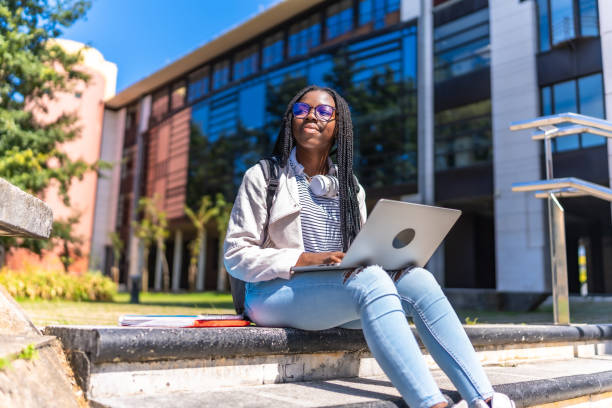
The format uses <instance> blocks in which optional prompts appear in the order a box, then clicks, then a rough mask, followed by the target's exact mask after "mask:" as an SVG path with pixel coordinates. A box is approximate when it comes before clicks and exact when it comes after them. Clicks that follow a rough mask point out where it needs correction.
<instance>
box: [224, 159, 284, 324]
mask: <svg viewBox="0 0 612 408" xmlns="http://www.w3.org/2000/svg"><path fill="white" fill-rule="evenodd" d="M259 166H260V167H261V171H262V172H263V175H264V178H265V179H266V210H267V212H268V218H267V219H268V220H269V219H270V207H272V201H273V200H274V194H275V193H276V189H277V188H278V178H279V167H280V166H279V163H278V160H277V159H276V157H274V156H270V157H264V158H263V159H261V160H260V161H259ZM264 233H265V234H266V235H267V229H266V231H264ZM264 242H266V238H265V237H264ZM228 275H229V274H228ZM229 279H230V289H231V291H232V300H233V301H234V309H236V313H237V314H243V313H244V297H245V292H246V287H245V282H244V281H242V280H240V279H237V278H235V277H233V276H232V275H229Z"/></svg>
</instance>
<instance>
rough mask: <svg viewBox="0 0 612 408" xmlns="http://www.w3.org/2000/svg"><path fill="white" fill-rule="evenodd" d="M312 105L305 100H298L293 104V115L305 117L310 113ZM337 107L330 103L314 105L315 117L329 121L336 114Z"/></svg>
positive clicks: (300, 117)
mask: <svg viewBox="0 0 612 408" xmlns="http://www.w3.org/2000/svg"><path fill="white" fill-rule="evenodd" d="M311 109H312V106H310V105H309V104H307V103H305V102H296V103H294V104H293V116H295V117H296V118H299V119H303V118H305V117H306V116H308V114H309V113H310V110H311ZM335 110H336V108H334V107H333V106H329V105H317V106H315V107H314V112H315V117H316V118H317V119H318V120H320V121H323V122H329V121H331V120H332V117H333V116H334V111H335Z"/></svg>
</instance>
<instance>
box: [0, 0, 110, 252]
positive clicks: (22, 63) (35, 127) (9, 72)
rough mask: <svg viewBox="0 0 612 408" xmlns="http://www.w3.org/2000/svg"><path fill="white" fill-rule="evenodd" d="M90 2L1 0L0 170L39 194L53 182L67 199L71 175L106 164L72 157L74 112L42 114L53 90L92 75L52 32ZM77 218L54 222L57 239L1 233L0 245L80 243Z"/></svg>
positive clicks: (35, 246) (82, 12) (75, 17)
mask: <svg viewBox="0 0 612 408" xmlns="http://www.w3.org/2000/svg"><path fill="white" fill-rule="evenodd" d="M90 6H91V3H90V1H88V0H57V1H53V2H49V1H47V0H3V1H0V177H2V178H4V179H6V180H8V181H9V182H11V183H13V184H14V185H16V186H18V187H19V188H21V189H23V190H25V191H27V192H29V193H31V194H34V195H41V194H42V193H43V192H44V190H45V189H46V188H47V187H49V186H51V185H54V186H56V187H57V190H58V193H59V196H60V197H61V199H62V200H63V202H64V204H65V205H66V206H69V205H70V199H69V196H68V190H69V188H70V185H71V183H72V181H73V180H74V179H75V178H77V179H82V177H83V175H84V174H85V173H86V172H87V171H90V170H96V169H98V168H100V166H101V165H102V166H104V164H103V163H101V162H98V163H94V164H88V163H86V162H84V161H82V160H72V159H71V158H70V157H68V155H67V154H66V153H65V152H63V151H62V150H61V149H60V145H61V144H62V143H65V142H69V141H71V140H73V139H75V138H77V137H78V136H79V133H80V131H79V128H78V126H77V123H76V121H77V118H76V115H75V114H73V113H63V114H61V115H60V116H58V117H57V118H45V121H43V120H41V119H40V118H41V116H42V115H44V114H46V113H47V108H46V107H47V105H48V103H49V102H50V101H53V99H54V97H55V95H56V94H58V93H62V92H69V91H70V90H71V89H72V87H73V86H74V85H76V84H78V83H79V82H87V80H88V75H87V74H86V73H84V72H82V71H80V70H79V69H78V68H77V64H78V63H79V61H80V58H81V55H80V54H79V53H77V54H69V53H67V52H66V51H64V50H63V49H62V48H61V47H60V46H59V44H57V43H56V42H54V41H53V39H55V38H57V37H59V36H60V35H61V33H62V29H63V28H66V27H69V26H71V25H72V24H73V23H74V22H75V21H77V20H78V19H80V18H81V17H83V16H84V15H85V13H86V12H87V10H88V9H89V7H90ZM104 167H105V166H104ZM72 224H74V222H71V220H70V219H68V220H67V221H56V222H55V223H54V229H53V230H54V232H53V235H52V237H53V236H56V237H58V238H59V239H58V240H53V239H51V240H50V241H49V242H48V243H47V244H45V243H43V242H42V241H39V240H16V239H14V238H6V237H3V238H1V239H0V245H2V246H4V247H5V248H10V247H14V246H17V245H18V246H23V247H26V248H29V249H31V250H33V251H35V252H36V253H39V254H40V252H41V250H42V249H43V248H44V247H45V245H47V246H49V245H51V246H52V245H54V242H55V243H57V242H63V243H64V244H66V243H71V244H70V245H69V244H66V245H68V246H71V245H72V246H75V245H77V246H78V241H79V239H78V237H74V236H73V235H72V232H71V231H72V228H71V226H72ZM59 234H61V237H60V235H59ZM67 256H68V258H66V259H65V260H66V261H68V260H69V258H70V255H67Z"/></svg>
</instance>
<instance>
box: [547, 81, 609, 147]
mask: <svg viewBox="0 0 612 408" xmlns="http://www.w3.org/2000/svg"><path fill="white" fill-rule="evenodd" d="M598 74H599V75H600V77H601V90H602V109H603V112H604V116H605V112H606V98H605V90H604V76H603V72H601V71H598V72H592V73H590V74H587V75H582V76H579V77H574V78H570V79H565V80H563V81H557V82H553V83H550V84H546V85H545V86H542V87H540V88H539V92H538V99H539V102H540V115H544V113H543V112H544V109H543V107H544V98H543V90H544V89H545V88H548V89H549V92H550V105H551V109H550V115H555V114H557V113H563V112H556V110H555V107H554V103H555V88H554V87H555V85H558V84H561V83H564V82H569V81H572V82H573V83H574V96H575V98H576V110H577V111H578V112H576V113H580V111H581V110H582V108H581V102H580V88H579V86H578V81H579V80H580V79H583V78H587V77H590V76H593V75H598ZM576 136H578V148H577V149H568V150H561V151H558V150H557V139H553V140H552V142H553V143H552V153H565V152H571V151H577V150H583V149H589V148H591V147H598V146H602V145H605V143H604V144H602V145H592V146H583V145H582V133H579V134H577V135H576ZM602 137H603V136H602Z"/></svg>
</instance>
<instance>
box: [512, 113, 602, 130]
mask: <svg viewBox="0 0 612 408" xmlns="http://www.w3.org/2000/svg"><path fill="white" fill-rule="evenodd" d="M560 123H572V124H574V125H583V126H589V127H592V128H596V129H599V130H604V131H607V132H612V122H610V121H607V120H605V119H599V118H593V117H590V116H586V115H580V114H578V113H572V112H567V113H557V114H556V115H550V116H541V117H539V118H535V119H531V120H523V121H518V122H512V123H511V124H510V130H525V129H534V128H541V127H543V126H551V125H553V126H554V125H558V124H560Z"/></svg>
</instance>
